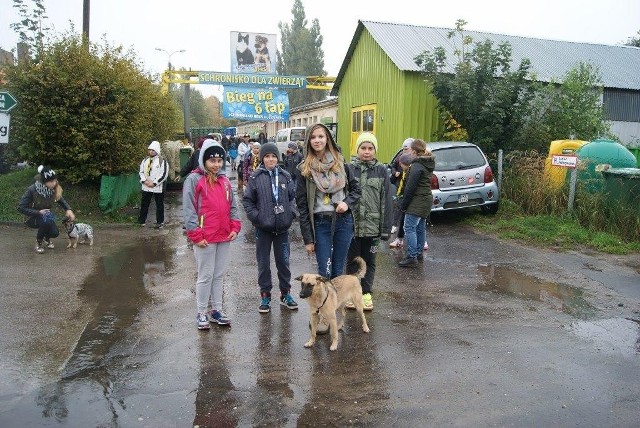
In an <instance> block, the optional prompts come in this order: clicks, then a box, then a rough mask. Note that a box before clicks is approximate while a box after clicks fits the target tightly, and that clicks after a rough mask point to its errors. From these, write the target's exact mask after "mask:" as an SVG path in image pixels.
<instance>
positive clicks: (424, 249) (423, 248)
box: [422, 242, 429, 251]
mask: <svg viewBox="0 0 640 428" xmlns="http://www.w3.org/2000/svg"><path fill="white" fill-rule="evenodd" d="M428 249H429V244H427V243H426V242H425V243H424V247H422V251H427V250H428Z"/></svg>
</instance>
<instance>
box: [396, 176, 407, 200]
mask: <svg viewBox="0 0 640 428" xmlns="http://www.w3.org/2000/svg"><path fill="white" fill-rule="evenodd" d="M406 178H407V171H402V175H401V176H400V183H399V184H398V191H397V192H396V196H400V195H402V192H403V191H404V181H405V179H406Z"/></svg>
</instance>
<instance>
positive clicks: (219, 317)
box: [209, 309, 231, 325]
mask: <svg viewBox="0 0 640 428" xmlns="http://www.w3.org/2000/svg"><path fill="white" fill-rule="evenodd" d="M209 322H210V323H217V324H218V325H230V324H231V320H230V319H229V317H228V316H227V314H225V313H224V311H216V310H215V309H214V310H212V311H211V312H210V313H209Z"/></svg>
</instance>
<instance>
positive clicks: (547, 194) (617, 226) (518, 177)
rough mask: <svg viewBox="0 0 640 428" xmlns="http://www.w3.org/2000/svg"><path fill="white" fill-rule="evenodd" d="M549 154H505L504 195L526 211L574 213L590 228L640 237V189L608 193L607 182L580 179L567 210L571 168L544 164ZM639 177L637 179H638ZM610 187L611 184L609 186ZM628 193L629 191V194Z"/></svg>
mask: <svg viewBox="0 0 640 428" xmlns="http://www.w3.org/2000/svg"><path fill="white" fill-rule="evenodd" d="M545 162H546V155H542V154H540V153H537V152H535V151H525V152H520V151H518V152H510V153H509V154H507V155H506V156H505V157H504V165H503V177H502V188H501V189H500V193H501V197H502V198H505V199H509V200H511V201H512V202H514V203H516V204H517V205H518V206H519V207H520V209H521V210H522V212H523V213H525V214H527V215H551V216H563V217H564V216H568V217H573V218H574V219H575V220H576V221H578V222H579V223H580V224H581V225H582V226H583V227H585V228H587V229H588V230H589V231H591V232H594V233H595V232H608V233H612V234H615V235H617V236H619V237H620V238H621V239H623V240H625V241H640V198H639V197H638V195H640V189H637V191H636V192H633V195H635V197H633V196H631V197H626V198H621V197H620V194H621V193H624V192H615V193H613V192H612V194H609V193H607V190H606V188H607V186H605V185H604V178H602V180H603V181H602V183H598V185H597V186H595V187H597V188H602V190H594V185H593V184H594V183H585V182H580V180H578V184H577V186H576V187H577V188H576V195H575V202H574V206H573V211H572V212H571V213H570V212H569V210H568V200H569V180H568V179H563V178H562V175H563V173H565V172H566V175H567V177H568V175H569V171H570V170H569V169H567V170H566V171H562V170H561V169H559V168H553V170H555V172H554V173H553V174H560V175H557V176H556V177H555V180H554V178H553V177H551V174H550V173H549V171H548V170H547V169H546V168H545ZM636 181H637V180H636ZM636 185H640V183H638V184H636ZM609 188H610V187H609ZM627 196H628V195H627Z"/></svg>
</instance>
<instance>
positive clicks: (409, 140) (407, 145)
mask: <svg viewBox="0 0 640 428" xmlns="http://www.w3.org/2000/svg"><path fill="white" fill-rule="evenodd" d="M411 143H413V138H411V137H409V138H407V139H406V140H404V142H403V143H402V148H403V149H408V148H410V147H411Z"/></svg>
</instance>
